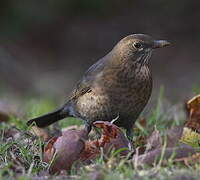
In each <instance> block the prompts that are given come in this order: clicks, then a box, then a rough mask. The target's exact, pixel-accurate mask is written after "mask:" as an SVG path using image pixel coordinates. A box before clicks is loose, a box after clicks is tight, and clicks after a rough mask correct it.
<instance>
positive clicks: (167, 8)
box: [0, 0, 200, 102]
mask: <svg viewBox="0 0 200 180" xmlns="http://www.w3.org/2000/svg"><path fill="white" fill-rule="evenodd" d="M199 8H200V1H196V0H176V1H169V0H152V1H150V0H143V1H141V0H123V1H122V0H48V1H39V0H18V1H16V0H1V1H0V93H1V95H0V96H1V97H5V96H7V97H11V96H18V97H24V96H28V97H38V98H43V97H46V96H49V97H52V98H54V99H56V100H57V101H58V102H64V100H66V99H67V96H68V95H69V93H70V92H71V90H72V89H73V87H74V86H75V85H76V82H77V81H78V80H79V79H80V78H81V76H82V75H83V73H84V72H85V71H86V70H87V69H88V67H89V66H90V65H92V64H93V63H94V62H96V61H97V60H98V59H99V58H101V57H103V56H104V55H105V54H107V53H108V52H109V51H110V50H111V49H112V47H113V46H114V45H115V44H116V43H117V42H118V41H119V40H120V39H121V38H123V37H125V36H127V35H129V34H132V33H146V34H149V35H152V36H153V37H154V38H156V39H167V40H169V41H170V42H171V43H172V46H171V47H168V48H163V49H159V50H157V51H155V52H154V54H153V57H152V58H151V68H152V71H153V76H154V89H153V95H152V99H154V98H156V97H157V93H158V92H159V89H160V87H161V86H163V87H164V89H165V95H166V96H167V98H169V100H170V101H172V102H177V101H183V100H185V99H187V98H188V97H190V95H191V93H192V92H193V90H194V89H196V88H198V87H199V84H200V76H199V74H200V72H199V70H200V58H199V57H200V54H199V52H200V49H199V48H200V23H199V19H200V10H199Z"/></svg>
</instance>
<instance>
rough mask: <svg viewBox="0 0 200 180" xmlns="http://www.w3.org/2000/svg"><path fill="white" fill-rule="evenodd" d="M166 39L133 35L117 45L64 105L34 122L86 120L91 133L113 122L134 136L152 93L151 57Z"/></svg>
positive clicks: (40, 123)
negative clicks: (101, 124)
mask: <svg viewBox="0 0 200 180" xmlns="http://www.w3.org/2000/svg"><path fill="white" fill-rule="evenodd" d="M169 44H170V43H169V42H167V41H165V40H153V39H152V38H151V37H150V36H148V35H145V34H132V35H129V36H127V37H125V38H123V39H122V40H121V41H119V42H118V43H117V45H116V46H115V47H114V48H113V49H112V50H111V51H110V52H109V53H108V54H107V55H105V56H104V57H103V58H101V59H100V60H99V61H97V62H96V63H95V64H94V65H92V66H91V67H90V68H89V69H88V70H87V71H86V73H85V75H84V76H83V78H82V79H81V80H80V81H79V82H78V84H77V86H76V87H75V89H74V91H73V93H72V95H71V96H70V98H69V100H68V101H67V103H66V104H65V105H63V106H62V107H61V108H59V109H58V110H56V111H54V112H51V113H49V114H46V115H43V116H40V117H37V118H35V119H31V120H29V121H28V123H27V124H28V125H30V124H32V123H33V122H35V123H36V125H37V126H39V127H45V126H48V125H50V124H52V123H54V122H56V121H58V120H61V119H63V118H65V117H76V118H80V119H82V120H84V122H85V128H86V129H87V131H88V132H89V131H90V130H91V127H92V123H93V122H94V121H99V120H101V121H112V120H113V119H115V118H117V120H116V121H115V124H116V125H118V126H120V127H123V128H125V129H126V134H127V137H128V138H129V139H130V140H131V139H132V136H133V129H132V126H133V124H134V123H135V121H136V119H137V118H138V116H139V115H140V113H141V112H142V111H143V109H144V107H145V106H146V104H147V102H148V100H149V98H150V95H151V91H152V75H151V72H150V70H149V67H148V63H149V58H150V57H151V54H152V51H153V50H154V49H156V48H160V47H164V46H168V45H169Z"/></svg>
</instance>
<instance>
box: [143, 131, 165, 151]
mask: <svg viewBox="0 0 200 180" xmlns="http://www.w3.org/2000/svg"><path fill="white" fill-rule="evenodd" d="M161 146H162V137H161V135H160V132H159V131H158V130H157V129H156V128H155V130H154V131H153V133H152V134H151V136H150V137H149V138H147V145H146V150H147V151H151V150H154V149H157V148H160V147H161Z"/></svg>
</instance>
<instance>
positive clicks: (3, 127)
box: [0, 89, 200, 180]
mask: <svg viewBox="0 0 200 180" xmlns="http://www.w3.org/2000/svg"><path fill="white" fill-rule="evenodd" d="M163 101H164V90H163V89H161V91H160V95H159V97H158V102H157V105H156V107H154V108H152V113H151V115H150V116H149V117H146V119H148V121H147V128H145V129H144V128H143V127H142V126H141V125H140V124H139V122H137V124H136V125H137V127H138V128H139V129H140V132H139V134H138V135H144V136H148V135H150V133H151V132H152V131H153V129H154V128H155V127H156V128H157V129H158V130H159V131H160V132H161V134H164V132H165V131H166V129H167V128H170V127H171V126H176V125H180V124H183V122H184V119H182V118H180V119H178V120H177V121H175V122H174V121H173V118H172V120H171V121H169V120H166V116H165V115H164V112H165V111H163V105H164V104H163ZM25 107H26V110H25V111H26V112H27V114H26V117H24V118H15V117H11V120H10V122H6V123H1V124H0V180H4V179H5V180H6V179H18V180H29V179H34V177H37V176H38V173H39V172H41V171H47V169H48V165H47V164H46V163H44V162H43V161H42V148H43V146H44V143H43V142H42V141H40V139H37V138H35V137H34V136H33V135H31V134H30V132H29V130H30V129H29V128H28V127H27V126H26V124H25V122H26V119H29V118H32V117H36V116H38V115H41V114H44V113H47V112H49V111H51V110H53V109H54V108H55V104H54V103H53V102H52V101H51V100H49V99H46V100H42V101H41V100H40V101H38V100H32V101H29V102H28V103H27V104H26V105H25ZM81 124H82V121H80V120H78V119H75V118H68V119H65V120H63V121H60V122H59V127H60V128H63V127H67V126H71V125H78V126H79V125H81ZM161 160H162V159H160V160H158V163H156V164H155V165H154V166H153V167H147V166H142V167H140V168H139V169H137V168H136V169H135V168H134V167H133V164H132V163H131V162H130V160H127V159H121V158H119V155H118V152H113V156H111V157H110V158H109V159H107V161H104V159H103V156H101V157H100V158H99V159H97V160H96V161H95V162H94V164H93V165H90V166H82V167H81V168H80V169H79V170H78V171H77V170H76V169H75V168H72V170H71V176H72V177H74V178H78V179H89V177H92V176H93V175H92V173H94V172H98V173H99V174H101V175H102V176H103V177H104V179H106V180H118V179H119V180H124V179H125V180H126V179H134V178H135V179H141V180H150V179H152V180H153V179H163V180H165V179H176V178H178V177H179V176H180V177H182V176H184V177H186V178H187V177H188V178H189V177H190V178H191V177H193V178H194V179H195V178H196V179H198V178H199V176H200V172H199V170H200V164H197V165H195V166H193V167H185V166H182V165H174V164H173V163H172V162H171V161H170V160H169V162H168V163H167V164H166V165H165V166H164V167H163V166H161ZM88 176H89V177H88ZM49 178H52V179H54V178H55V176H50V177H49ZM180 179H181V178H180Z"/></svg>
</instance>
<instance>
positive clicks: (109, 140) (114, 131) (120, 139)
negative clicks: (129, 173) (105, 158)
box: [94, 121, 130, 155]
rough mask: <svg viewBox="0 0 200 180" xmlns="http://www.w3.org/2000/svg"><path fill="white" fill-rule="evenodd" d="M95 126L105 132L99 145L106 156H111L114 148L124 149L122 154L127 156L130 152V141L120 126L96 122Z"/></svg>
mask: <svg viewBox="0 0 200 180" xmlns="http://www.w3.org/2000/svg"><path fill="white" fill-rule="evenodd" d="M94 126H95V127H97V128H101V129H102V130H103V135H102V137H101V139H100V140H99V145H100V146H101V147H103V149H104V152H105V154H109V152H110V151H111V150H112V148H114V149H115V150H119V149H121V150H122V149H123V150H122V151H121V152H120V154H121V155H127V154H128V153H129V152H130V150H129V148H128V147H129V141H128V139H127V138H126V137H125V135H124V133H123V132H122V131H121V129H120V128H119V127H118V126H116V125H114V124H113V123H111V122H106V121H96V122H94Z"/></svg>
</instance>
